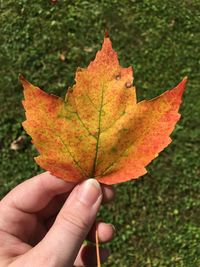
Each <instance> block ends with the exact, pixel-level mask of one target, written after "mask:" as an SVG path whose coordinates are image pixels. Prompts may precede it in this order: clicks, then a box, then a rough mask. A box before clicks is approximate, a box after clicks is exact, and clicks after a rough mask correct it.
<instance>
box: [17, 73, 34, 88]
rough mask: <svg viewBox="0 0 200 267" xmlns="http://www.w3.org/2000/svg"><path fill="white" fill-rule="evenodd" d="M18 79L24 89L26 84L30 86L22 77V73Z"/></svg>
mask: <svg viewBox="0 0 200 267" xmlns="http://www.w3.org/2000/svg"><path fill="white" fill-rule="evenodd" d="M19 80H20V82H21V83H22V85H23V87H24V89H26V87H27V86H30V85H31V84H30V83H29V82H28V81H27V80H26V79H25V78H24V76H23V75H21V74H20V75H19Z"/></svg>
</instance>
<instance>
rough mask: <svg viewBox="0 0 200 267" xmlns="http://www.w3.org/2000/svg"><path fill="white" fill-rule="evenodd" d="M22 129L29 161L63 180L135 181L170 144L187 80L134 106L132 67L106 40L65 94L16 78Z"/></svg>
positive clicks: (77, 74) (113, 182)
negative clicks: (32, 153)
mask: <svg viewBox="0 0 200 267" xmlns="http://www.w3.org/2000/svg"><path fill="white" fill-rule="evenodd" d="M20 79H21V81H22V84H23V86H24V95H25V101H23V104H24V108H25V110H26V118H27V120H26V121H25V122H24V123H23V126H24V128H25V130H26V131H27V132H28V134H29V135H30V136H31V137H32V139H33V143H34V144H35V146H36V148H37V150H38V151H39V153H40V155H39V156H38V157H36V158H35V160H36V162H37V163H38V164H39V165H40V166H41V167H42V168H44V169H45V170H48V171H50V172H51V173H52V174H54V175H56V176H58V177H60V178H62V179H64V180H66V181H73V182H80V181H82V180H85V179H87V178H89V177H94V178H96V179H97V180H98V181H99V182H101V183H105V184H115V183H120V182H124V181H128V180H131V179H135V178H138V177H139V176H141V175H143V174H145V173H146V169H145V167H146V166H147V165H148V164H149V163H150V162H151V161H152V160H153V159H154V158H155V157H157V156H158V153H159V152H160V151H162V150H163V149H164V148H165V147H166V146H167V145H168V144H169V143H170V142H171V139H170V138H169V135H170V134H171V133H172V131H173V129H174V126H175V124H176V122H177V121H178V120H179V118H180V115H179V113H178V109H179V106H180V103H181V97H182V94H183V91H184V87H185V83H186V80H187V79H186V78H185V79H183V81H182V82H181V83H180V84H179V85H178V86H177V87H175V88H174V89H172V90H169V91H166V92H165V93H163V94H162V95H160V96H159V97H157V98H154V99H152V100H150V101H146V100H144V101H141V102H139V103H137V101H136V93H135V87H133V85H132V82H133V77H132V68H131V67H129V68H122V67H120V65H119V62H118V58H117V53H116V52H115V51H114V50H113V49H112V44H111V41H110V39H109V38H108V37H106V38H105V39H104V43H103V47H102V49H101V51H99V52H98V53H97V55H96V58H95V60H94V61H92V62H91V63H90V64H89V66H88V67H87V68H86V69H80V68H79V69H78V70H77V72H76V84H75V85H74V86H73V88H72V89H69V90H68V92H67V95H66V98H65V99H61V98H59V97H57V96H53V95H49V94H47V93H45V92H44V91H42V90H41V89H39V88H38V87H35V86H34V85H32V84H30V83H29V82H27V81H26V80H25V79H24V78H23V77H21V78H20Z"/></svg>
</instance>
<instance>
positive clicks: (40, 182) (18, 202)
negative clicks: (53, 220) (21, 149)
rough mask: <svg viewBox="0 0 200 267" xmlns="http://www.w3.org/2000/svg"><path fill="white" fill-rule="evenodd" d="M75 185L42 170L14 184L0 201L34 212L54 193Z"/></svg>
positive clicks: (44, 205)
mask: <svg viewBox="0 0 200 267" xmlns="http://www.w3.org/2000/svg"><path fill="white" fill-rule="evenodd" d="M75 185H76V184H75V183H67V182H65V181H63V180H61V179H59V178H58V177H55V176H53V175H52V174H51V173H50V172H44V173H42V174H39V175H37V176H34V177H32V178H30V179H28V180H26V181H25V182H23V183H21V184H19V185H18V186H16V187H15V188H14V189H13V190H11V191H10V193H8V195H7V196H5V197H4V198H3V199H2V201H1V202H4V203H5V202H6V204H9V205H10V206H12V207H14V208H17V209H19V210H21V211H23V212H27V213H34V212H38V211H40V210H41V209H43V208H44V207H46V205H47V204H48V203H49V202H50V201H51V200H52V199H53V198H54V197H55V196H56V195H59V194H62V193H66V192H70V191H71V190H72V189H73V187H74V186H75Z"/></svg>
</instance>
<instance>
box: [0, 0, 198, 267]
mask: <svg viewBox="0 0 200 267" xmlns="http://www.w3.org/2000/svg"><path fill="white" fill-rule="evenodd" d="M52 2H53V1H52ZM52 2H51V1H47V0H46V1H43V0H38V1H28V0H18V1H14V0H1V1H0V12H1V15H0V49H1V50H0V150H1V153H0V196H1V197H2V196H3V195H4V194H6V193H7V192H8V191H9V190H10V189H11V188H12V187H14V186H15V185H16V184H18V183H20V182H22V181H23V180H24V179H27V178H29V177H31V176H33V175H35V174H36V173H39V172H41V170H40V169H39V167H38V166H37V165H36V164H35V162H34V160H33V157H34V156H35V155H37V152H36V151H35V149H34V148H33V147H32V145H31V143H30V138H29V137H27V139H26V143H25V147H24V149H22V150H19V151H13V150H10V144H11V142H12V141H13V140H15V139H17V138H18V137H19V136H21V135H25V136H26V134H25V132H24V131H23V128H22V126H21V123H22V121H23V120H24V111H23V109H22V105H21V100H22V99H23V94H22V87H21V85H20V84H19V82H18V75H19V73H22V74H23V75H24V76H25V77H26V78H27V79H28V80H30V81H31V82H32V83H34V84H36V85H38V86H40V87H41V88H43V89H45V91H46V92H50V93H53V94H57V95H60V96H64V94H65V93H66V89H67V87H68V86H69V85H72V84H73V79H74V73H75V71H76V68H77V67H78V66H81V67H86V66H87V65H88V63H89V62H90V60H91V59H94V56H95V53H96V51H97V50H98V49H99V48H100V47H101V43H102V40H103V36H104V30H105V29H108V30H109V32H110V36H111V39H112V41H113V47H114V48H115V50H116V51H117V52H118V54H119V59H120V62H121V65H123V66H129V65H132V66H133V67H134V74H135V85H136V87H137V93H138V99H139V100H141V99H144V98H147V99H149V98H151V97H154V96H157V95H159V94H160V93H162V92H164V91H165V90H167V89H169V88H172V87H174V86H175V85H176V84H178V82H179V81H180V80H181V79H182V78H183V77H184V76H186V75H187V76H189V82H188V85H187V90H186V92H185V95H184V102H183V104H182V107H181V113H182V119H181V121H180V122H179V123H178V125H177V127H176V129H175V131H174V133H173V134H172V138H173V143H172V144H171V145H170V146H169V147H168V148H167V149H165V150H164V152H162V153H161V155H160V156H159V158H157V159H156V160H155V161H154V162H153V163H152V164H151V165H150V166H149V167H148V170H149V172H148V174H147V175H145V176H144V177H141V178H140V179H139V180H137V181H131V182H128V183H124V184H121V185H118V186H116V191H117V194H116V200H115V201H114V203H112V204H110V205H108V206H106V207H104V208H102V210H101V212H100V217H101V218H104V220H106V221H107V222H111V223H113V224H114V225H115V226H116V229H117V234H116V237H115V240H114V241H113V242H112V243H111V244H109V247H110V249H111V251H112V255H111V257H110V259H109V261H108V262H107V263H106V264H105V265H104V266H119V267H126V266H134V267H144V266H145V267H167V266H169V267H173V266H175V267H199V266H200V228H199V223H200V210H199V206H200V199H199V195H200V194H199V193H200V182H199V176H200V175H199V174H200V157H199V151H200V127H199V120H200V118H199V117H200V86H199V83H200V72H199V70H200V1H199V0H183V1H180V0H178V1H175V0H174V1H173V0H169V1H161V0H152V1H150V0H144V1H139V0H132V1H131V0H130V1H127V0H123V1H118V0H113V1H109V0H102V1H100V0H99V1H97V0H94V1H81V0H76V1H67V0H63V1H59V0H58V1H57V3H55V4H53V3H52Z"/></svg>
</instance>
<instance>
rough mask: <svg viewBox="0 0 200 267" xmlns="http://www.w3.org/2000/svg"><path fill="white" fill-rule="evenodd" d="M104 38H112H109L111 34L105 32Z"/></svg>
mask: <svg viewBox="0 0 200 267" xmlns="http://www.w3.org/2000/svg"><path fill="white" fill-rule="evenodd" d="M104 37H105V38H109V37H110V36H109V32H108V30H106V31H105V34H104Z"/></svg>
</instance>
